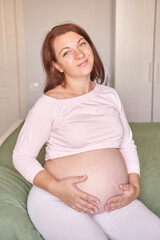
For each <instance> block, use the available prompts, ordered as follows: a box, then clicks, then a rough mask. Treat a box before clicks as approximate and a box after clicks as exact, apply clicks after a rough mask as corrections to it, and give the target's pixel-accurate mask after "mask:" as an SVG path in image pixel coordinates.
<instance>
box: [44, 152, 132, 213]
mask: <svg viewBox="0 0 160 240" xmlns="http://www.w3.org/2000/svg"><path fill="white" fill-rule="evenodd" d="M44 167H45V169H46V170H47V171H48V172H49V173H50V174H51V175H52V176H54V177H55V178H56V179H57V180H61V179H64V178H66V177H72V176H80V175H86V174H87V175H88V179H87V180H86V181H85V182H83V183H79V184H77V187H79V188H80V189H81V190H83V191H85V192H87V193H89V194H91V195H94V196H96V197H98V198H99V199H100V201H101V202H100V204H98V208H99V213H100V212H103V211H105V210H104V205H105V203H106V201H107V199H108V198H110V197H113V196H116V195H119V194H122V191H121V190H120V189H119V185H120V184H122V183H127V182H128V174H127V170H126V165H125V162H124V160H123V157H122V155H121V153H120V151H119V149H115V148H106V149H97V150H92V151H87V152H83V153H78V154H75V155H70V156H67V157H61V158H56V159H52V160H48V161H46V163H45V166H44Z"/></svg>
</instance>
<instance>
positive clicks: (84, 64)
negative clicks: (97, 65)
mask: <svg viewBox="0 0 160 240" xmlns="http://www.w3.org/2000/svg"><path fill="white" fill-rule="evenodd" d="M87 63H88V59H87V60H84V61H83V62H81V63H80V64H78V65H77V67H84V66H86V65H87Z"/></svg>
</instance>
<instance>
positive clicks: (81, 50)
mask: <svg viewBox="0 0 160 240" xmlns="http://www.w3.org/2000/svg"><path fill="white" fill-rule="evenodd" d="M53 48H54V51H55V54H56V59H57V61H56V62H52V67H53V68H56V69H58V71H60V72H63V73H64V74H65V77H66V82H67V85H66V87H65V88H63V87H62V86H61V85H58V86H57V87H56V88H54V89H52V90H49V91H48V92H47V93H46V95H48V96H50V97H53V98H71V97H75V96H80V95H83V94H85V93H87V92H89V91H91V90H92V89H93V88H94V86H95V84H94V83H93V82H92V81H91V79H90V73H91V71H92V68H93V64H94V56H93V52H92V49H91V47H90V45H89V44H88V42H87V41H86V40H85V39H84V38H83V37H82V36H80V35H78V34H76V33H74V32H68V33H66V34H63V35H60V36H58V37H57V38H56V39H55V40H54V43H53ZM86 180H87V175H84V176H75V177H69V178H66V179H63V180H59V181H57V180H56V179H54V178H53V177H52V176H51V175H50V174H49V173H48V172H47V171H46V170H43V171H41V172H39V173H38V174H37V175H36V176H35V178H34V180H33V183H34V185H36V186H38V187H40V188H42V189H44V190H46V191H48V192H50V193H51V194H53V195H54V196H56V197H58V198H59V199H61V200H62V201H63V202H65V203H66V204H67V205H69V206H70V207H72V208H73V209H75V210H77V211H79V212H82V213H88V214H95V213H96V212H97V211H98V207H97V206H96V205H95V204H94V203H96V204H97V203H99V202H100V201H99V199H98V198H96V197H94V196H92V195H90V194H88V193H86V192H83V191H81V190H80V189H78V188H77V186H76V184H78V183H80V182H84V181H86ZM120 189H122V190H123V192H124V194H122V195H120V196H116V197H113V198H110V199H108V200H107V199H106V205H105V209H106V211H108V212H110V211H113V210H115V209H118V208H121V207H123V206H125V205H127V204H129V203H130V202H131V201H133V200H134V199H136V198H137V197H138V195H139V193H140V181H139V175H138V174H136V173H131V174H129V184H123V185H120Z"/></svg>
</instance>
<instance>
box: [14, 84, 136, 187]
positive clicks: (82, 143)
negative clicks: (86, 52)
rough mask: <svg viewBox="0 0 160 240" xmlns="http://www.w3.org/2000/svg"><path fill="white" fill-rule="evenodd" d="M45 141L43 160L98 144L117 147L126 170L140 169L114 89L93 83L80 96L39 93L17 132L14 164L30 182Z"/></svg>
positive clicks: (40, 168)
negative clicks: (63, 96)
mask: <svg viewBox="0 0 160 240" xmlns="http://www.w3.org/2000/svg"><path fill="white" fill-rule="evenodd" d="M45 143H46V155H45V160H46V161H47V160H48V159H54V158H58V157H62V156H68V155H73V154H76V153H80V152H85V151H89V150H94V149H100V148H119V149H120V151H121V153H122V155H123V158H124V160H125V163H126V166H127V171H128V173H133V172H134V173H138V174H139V173H140V167H139V159H138V154H137V150H136V146H135V144H134V141H133V138H132V132H131V129H130V127H129V124H128V122H127V119H126V116H125V113H124V110H123V107H122V104H121V102H120V99H119V97H118V95H117V93H116V91H115V89H113V88H111V87H108V86H104V85H100V84H96V86H95V88H94V89H93V90H92V91H91V92H89V93H87V94H84V95H82V96H78V97H74V98H68V99H55V98H52V97H49V96H47V95H42V96H41V97H40V98H39V99H38V101H37V102H36V103H35V105H34V106H33V108H32V109H31V110H30V111H29V114H28V116H27V118H26V120H25V123H24V125H23V128H22V130H21V132H20V134H19V137H18V140H17V143H16V146H15V149H14V152H13V163H14V166H15V168H16V169H17V170H18V171H19V172H20V173H21V174H22V175H23V176H24V177H25V178H26V179H27V180H28V181H30V182H31V183H33V179H34V177H35V176H36V174H37V173H38V172H40V171H41V170H43V169H44V168H43V167H42V166H41V164H40V163H39V162H38V161H37V159H36V157H37V155H38V153H39V151H40V149H41V147H42V146H43V145H44V144H45Z"/></svg>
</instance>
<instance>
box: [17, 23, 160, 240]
mask: <svg viewBox="0 0 160 240" xmlns="http://www.w3.org/2000/svg"><path fill="white" fill-rule="evenodd" d="M42 59H43V65H44V69H45V71H46V75H47V78H46V85H45V89H44V94H43V95H42V96H41V97H40V98H39V99H38V101H37V102H36V103H35V105H34V106H33V108H32V109H31V110H30V112H29V114H28V116H27V118H26V121H25V123H24V126H23V128H22V130H21V132H20V135H19V137H18V140H17V144H16V146H15V149H14V152H13V161H14V165H15V167H16V168H17V170H18V171H19V172H20V173H21V174H22V175H23V176H24V177H25V178H26V179H27V180H28V181H30V182H31V183H33V187H32V189H31V191H30V193H29V196H28V202H27V207H28V213H29V216H30V218H31V220H32V222H33V224H34V225H35V227H36V228H37V230H38V231H39V232H40V234H41V235H42V236H43V238H44V239H46V240H72V239H73V240H82V239H83V240H106V239H116V240H117V239H118V240H135V239H138V240H143V239H145V240H152V239H154V240H159V239H160V219H159V218H158V217H157V216H156V215H154V214H153V213H152V212H151V211H150V210H149V209H147V208H146V207H145V206H144V205H143V204H142V203H141V202H140V201H138V200H137V199H136V198H137V197H138V195H139V193H140V181H139V172H140V170H139V160H138V155H137V151H136V146H135V144H134V141H133V139H132V133H131V129H130V127H129V125H128V122H127V120H126V117H125V113H124V110H123V107H122V105H121V102H120V99H119V97H118V95H117V93H116V91H115V90H114V89H113V88H110V87H107V86H104V85H102V83H103V82H104V67H103V64H102V61H101V59H100V57H99V55H98V53H97V51H96V49H95V47H94V45H93V43H92V41H91V39H90V38H89V36H88V34H87V33H86V32H85V31H84V30H83V29H82V28H81V27H79V26H77V25H75V24H63V25H58V26H56V27H54V28H53V29H52V30H51V31H50V32H49V33H48V34H47V36H46V38H45V41H44V44H43V48H42ZM44 144H46V156H45V160H46V162H45V165H44V167H42V166H41V165H40V163H39V162H38V161H37V160H36V157H37V155H38V153H39V151H40V149H41V147H42V146H43V145H44Z"/></svg>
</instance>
